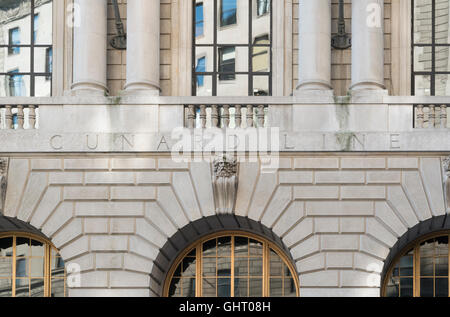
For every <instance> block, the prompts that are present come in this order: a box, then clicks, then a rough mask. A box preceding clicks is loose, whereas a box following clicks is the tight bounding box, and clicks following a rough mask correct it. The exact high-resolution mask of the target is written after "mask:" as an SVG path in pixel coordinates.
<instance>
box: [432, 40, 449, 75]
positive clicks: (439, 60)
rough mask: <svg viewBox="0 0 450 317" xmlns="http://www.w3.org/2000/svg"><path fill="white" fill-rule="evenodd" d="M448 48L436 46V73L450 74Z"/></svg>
mask: <svg viewBox="0 0 450 317" xmlns="http://www.w3.org/2000/svg"><path fill="white" fill-rule="evenodd" d="M449 50H450V46H436V57H435V59H436V60H435V63H436V71H437V72H450V55H449Z"/></svg>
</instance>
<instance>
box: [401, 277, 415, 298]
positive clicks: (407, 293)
mask: <svg viewBox="0 0 450 317" xmlns="http://www.w3.org/2000/svg"><path fill="white" fill-rule="evenodd" d="M412 296H413V279H412V278H401V279H400V297H412Z"/></svg>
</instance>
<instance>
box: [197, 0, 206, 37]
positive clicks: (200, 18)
mask: <svg viewBox="0 0 450 317" xmlns="http://www.w3.org/2000/svg"><path fill="white" fill-rule="evenodd" d="M203 30H204V17H203V3H197V5H196V6H195V36H196V37H197V36H201V35H203Z"/></svg>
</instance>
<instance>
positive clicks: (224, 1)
mask: <svg viewBox="0 0 450 317" xmlns="http://www.w3.org/2000/svg"><path fill="white" fill-rule="evenodd" d="M236 1H237V0H221V5H220V26H227V25H232V24H236V14H237V4H236Z"/></svg>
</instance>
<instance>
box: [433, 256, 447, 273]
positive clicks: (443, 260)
mask: <svg viewBox="0 0 450 317" xmlns="http://www.w3.org/2000/svg"><path fill="white" fill-rule="evenodd" d="M435 275H436V276H448V257H438V258H435Z"/></svg>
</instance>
